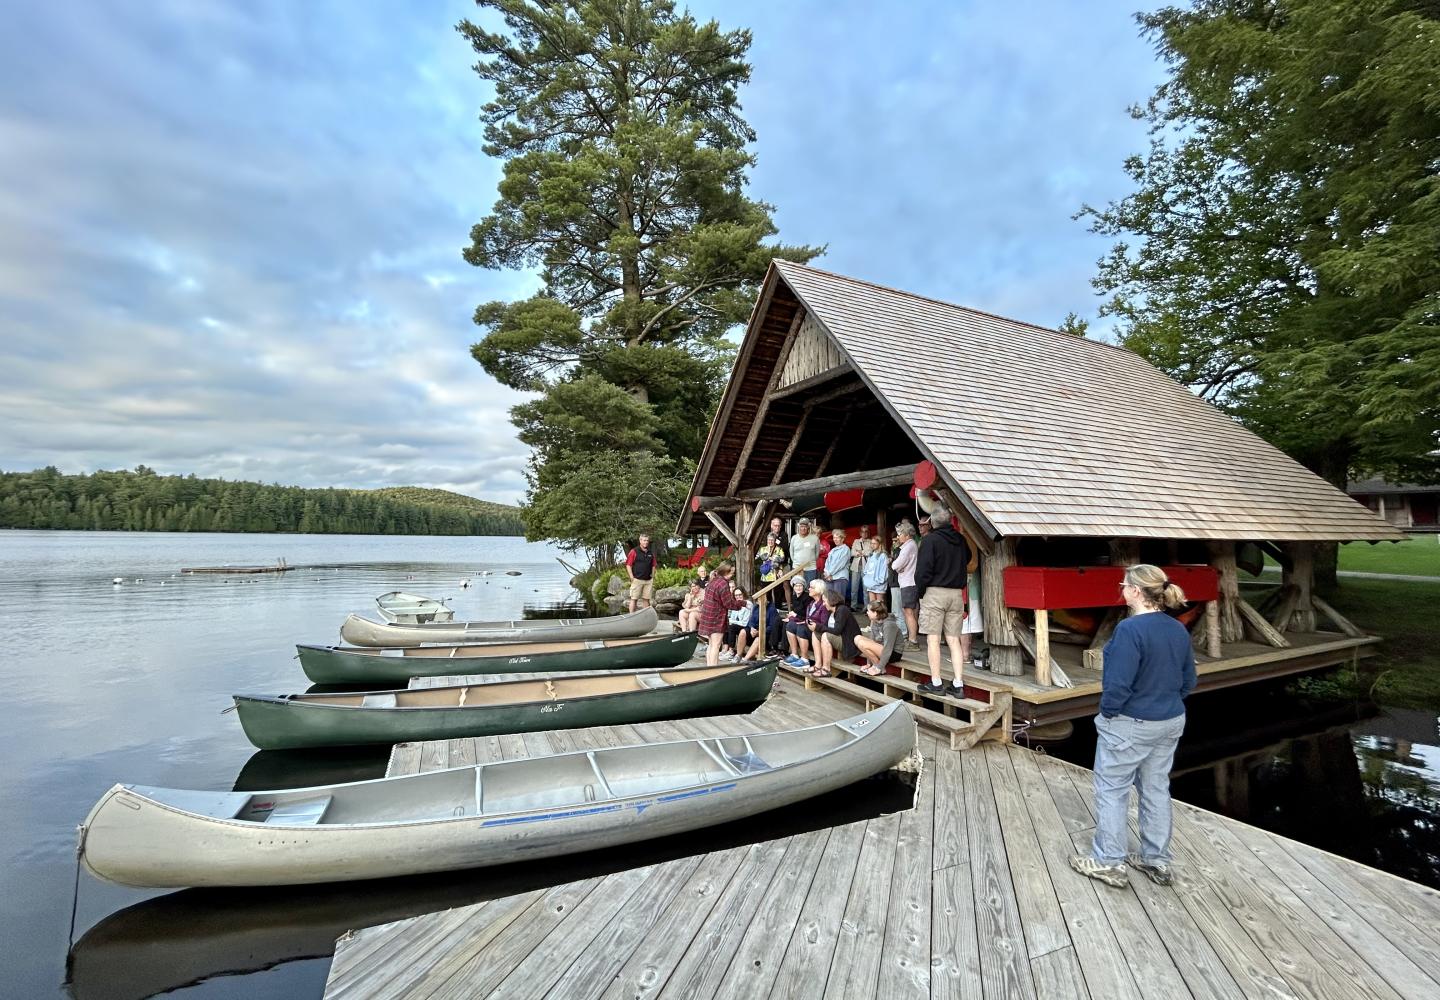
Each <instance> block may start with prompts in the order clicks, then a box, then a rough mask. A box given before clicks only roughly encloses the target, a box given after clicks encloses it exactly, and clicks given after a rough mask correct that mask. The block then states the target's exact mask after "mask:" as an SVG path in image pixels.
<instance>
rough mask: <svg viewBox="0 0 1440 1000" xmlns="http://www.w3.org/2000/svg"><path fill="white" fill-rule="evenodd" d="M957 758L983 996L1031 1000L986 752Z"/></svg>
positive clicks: (1030, 982)
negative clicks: (961, 774) (961, 777)
mask: <svg viewBox="0 0 1440 1000" xmlns="http://www.w3.org/2000/svg"><path fill="white" fill-rule="evenodd" d="M975 749H979V747H978V746H977V747H975V748H972V751H971V752H968V753H963V754H961V760H962V762H963V764H964V768H965V786H966V788H967V790H968V791H969V793H970V794H969V795H968V796H967V797H966V805H967V806H968V808H967V810H966V813H967V817H966V818H967V821H968V823H969V826H970V829H969V839H970V879H971V888H972V891H973V892H974V894H975V913H976V921H975V924H976V931H977V936H978V937H979V940H980V974H981V980H982V982H983V983H984V990H985V996H987V997H1005V998H1010V997H1022V998H1025V1000H1033V998H1034V996H1035V980H1034V977H1033V976H1032V975H1031V973H1030V956H1029V954H1028V953H1027V952H1026V949H1025V930H1024V927H1023V926H1022V925H1021V923H1020V908H1019V904H1018V902H1017V901H1016V898H1015V880H1014V878H1013V877H1012V875H1011V870H1010V862H1009V861H1008V860H1007V858H1006V855H1005V831H1004V829H1003V828H1002V827H1001V825H1000V815H999V812H998V810H997V809H996V806H995V796H994V790H993V788H992V787H991V784H990V769H989V768H988V767H987V766H986V764H985V758H986V756H987V755H988V754H989V750H988V749H987V750H982V751H981V752H980V753H974V752H973V751H974V750H975Z"/></svg>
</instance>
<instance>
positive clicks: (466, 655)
mask: <svg viewBox="0 0 1440 1000" xmlns="http://www.w3.org/2000/svg"><path fill="white" fill-rule="evenodd" d="M699 641H700V636H699V635H697V634H696V633H694V632H677V633H676V634H674V635H654V636H649V635H642V636H640V637H639V638H638V639H590V640H583V639H572V640H569V641H563V642H558V641H557V642H511V643H503V644H499V645H497V644H493V643H491V644H487V645H469V646H409V647H406V648H403V649H373V648H370V647H360V646H296V647H295V648H296V649H297V650H299V652H300V666H301V667H302V668H303V669H304V671H305V676H306V677H308V678H310V680H311V681H312V682H314V683H316V684H404V683H405V682H406V681H408V680H409V679H410V678H412V677H452V676H456V675H460V674H538V673H545V672H548V671H552V670H629V669H640V668H642V667H673V666H675V665H677V664H680V663H684V662H685V661H686V660H688V659H690V657H692V656H694V655H695V646H696V644H697V643H699Z"/></svg>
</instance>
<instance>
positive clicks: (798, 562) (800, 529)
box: [790, 517, 820, 584]
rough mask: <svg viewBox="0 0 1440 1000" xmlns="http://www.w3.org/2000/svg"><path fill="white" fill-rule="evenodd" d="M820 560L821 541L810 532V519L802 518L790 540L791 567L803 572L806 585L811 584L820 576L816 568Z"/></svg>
mask: <svg viewBox="0 0 1440 1000" xmlns="http://www.w3.org/2000/svg"><path fill="white" fill-rule="evenodd" d="M819 558H820V539H819V537H817V536H816V535H815V534H813V533H812V532H811V531H810V519H809V518H808V517H802V518H801V519H800V523H799V524H798V525H796V526H795V534H794V536H793V537H791V539H790V565H791V566H793V567H795V568H796V569H798V570H801V571H802V573H801V575H802V576H804V577H805V583H806V584H809V583H811V582H812V581H814V580H815V578H816V577H818V576H819V575H820V574H819V571H818V569H817V566H816V560H818V559H819Z"/></svg>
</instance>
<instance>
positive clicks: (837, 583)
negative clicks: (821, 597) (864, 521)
mask: <svg viewBox="0 0 1440 1000" xmlns="http://www.w3.org/2000/svg"><path fill="white" fill-rule="evenodd" d="M830 537H831V538H832V539H834V543H833V544H832V545H831V546H830V552H829V554H828V555H826V556H825V573H824V577H825V582H826V583H827V584H829V585H830V589H831V590H834V591H835V592H837V593H838V594H839V595H840V600H842V601H844V602H845V603H846V604H849V603H850V546H848V545H846V544H845V529H844V528H836V529H835V530H834V531H832V532H830Z"/></svg>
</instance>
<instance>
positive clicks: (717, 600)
mask: <svg viewBox="0 0 1440 1000" xmlns="http://www.w3.org/2000/svg"><path fill="white" fill-rule="evenodd" d="M734 575H735V567H734V566H732V565H731V564H730V563H728V562H722V563H721V564H720V565H719V566H716V567H715V572H713V573H711V574H710V582H709V583H707V584H706V585H705V597H704V598H703V599H702V600H701V602H700V636H701V638H703V639H704V640H705V642H706V646H705V665H706V666H707V667H717V666H719V665H720V644H721V643H723V642H724V641H725V624H726V619H727V616H728V615H729V614H730V612H732V611H736V610H738V609H739V608H740V605H741V603H742V602H741V601H740V600H739V599H737V598H736V597H735V594H734V593H733V592H732V590H731V587H730V578H731V577H732V576H734Z"/></svg>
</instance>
